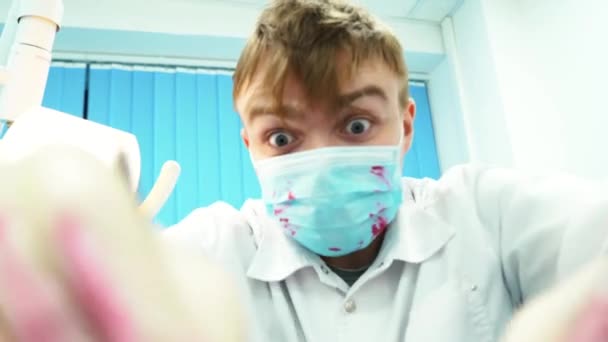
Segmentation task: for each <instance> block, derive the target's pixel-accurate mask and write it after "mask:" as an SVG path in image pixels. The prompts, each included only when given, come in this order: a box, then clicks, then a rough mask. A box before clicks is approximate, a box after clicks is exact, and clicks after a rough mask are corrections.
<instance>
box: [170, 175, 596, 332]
mask: <svg viewBox="0 0 608 342" xmlns="http://www.w3.org/2000/svg"><path fill="white" fill-rule="evenodd" d="M403 184H404V203H403V205H402V207H401V209H400V212H399V215H398V217H397V219H396V220H395V222H393V223H392V224H391V226H390V228H389V230H388V232H387V235H386V238H385V241H384V243H383V246H382V249H381V251H380V254H379V255H378V257H377V258H376V260H375V261H374V263H373V264H372V266H371V267H370V268H369V269H368V271H367V272H366V273H365V274H364V275H363V276H362V277H361V278H360V279H359V280H358V281H357V283H355V284H354V285H353V286H352V287H350V288H349V287H348V286H347V285H346V284H345V283H344V281H342V280H341V279H340V278H339V277H338V276H336V275H335V274H334V273H333V272H332V271H331V270H330V269H328V267H327V266H326V265H325V264H324V262H323V261H322V260H321V259H320V258H319V257H318V256H316V255H314V254H312V253H310V252H309V251H307V250H305V249H304V248H302V247H301V246H299V245H298V244H297V243H295V242H294V241H293V240H291V239H290V238H288V237H287V236H285V235H284V234H283V233H282V232H281V231H280V229H279V228H278V227H277V226H275V225H274V224H273V223H272V222H271V221H269V219H268V218H267V216H266V214H265V212H264V208H263V204H262V203H261V202H259V201H249V202H247V203H246V204H245V205H244V206H243V208H242V209H241V210H240V211H239V210H236V209H233V208H231V207H230V206H228V205H226V204H222V203H218V204H215V205H212V206H210V207H208V208H204V209H199V210H196V211H195V212H193V213H192V214H191V215H189V216H188V217H187V218H186V219H184V220H183V221H182V222H181V223H179V224H178V225H177V226H175V227H172V228H170V229H168V230H167V231H166V233H165V234H166V235H167V238H169V239H171V240H173V241H176V242H178V243H182V244H184V246H190V247H192V248H195V249H198V250H201V251H204V252H205V253H206V254H207V255H209V256H210V257H212V258H213V259H215V260H216V261H218V262H220V263H221V264H222V265H223V266H224V267H225V268H226V269H228V270H229V271H230V272H231V273H232V275H233V276H234V279H235V281H236V282H237V283H238V284H239V286H240V289H241V290H242V295H243V300H244V302H245V303H246V304H247V306H248V308H249V310H250V318H251V332H250V333H251V339H250V340H251V341H256V342H258V341H259V342H275V341H276V342H296V341H308V342H324V341H331V342H352V341H370V342H371V341H383V342H390V341H405V342H444V341H450V342H472V341H496V340H498V339H499V337H500V336H501V335H502V333H503V331H504V328H505V325H506V323H507V322H508V320H509V319H510V318H511V316H512V314H513V312H514V310H515V309H516V308H517V307H518V306H520V305H521V304H522V303H524V302H525V301H526V300H528V299H529V298H531V297H533V296H535V295H536V294H538V293H539V292H541V291H543V290H545V289H546V288H548V287H549V286H550V285H551V284H552V283H554V282H555V281H556V280H557V279H559V278H560V277H563V276H568V275H569V274H571V273H572V272H573V271H574V270H575V269H577V268H578V267H580V266H581V265H582V264H583V263H585V262H586V261H587V260H589V259H591V258H593V257H594V256H597V255H598V254H599V253H601V251H602V250H603V248H604V243H605V242H606V240H607V236H608V197H607V195H606V191H605V190H606V188H605V187H604V188H603V189H601V188H600V187H599V186H598V185H597V184H592V183H587V182H583V181H579V180H575V179H573V178H569V177H539V176H533V177H522V176H520V175H518V174H516V173H515V172H513V171H509V170H503V169H486V168H482V167H477V166H463V167H458V168H454V169H452V170H451V171H449V172H447V173H446V175H444V176H443V177H442V178H441V179H440V180H439V181H433V180H416V179H409V178H404V180H403ZM336 219H339V218H336ZM210 281H212V280H210Z"/></svg>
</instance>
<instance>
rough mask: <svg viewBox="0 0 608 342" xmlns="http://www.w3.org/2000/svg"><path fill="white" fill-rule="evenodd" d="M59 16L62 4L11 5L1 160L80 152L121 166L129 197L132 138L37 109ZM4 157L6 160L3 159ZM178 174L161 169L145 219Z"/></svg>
mask: <svg viewBox="0 0 608 342" xmlns="http://www.w3.org/2000/svg"><path fill="white" fill-rule="evenodd" d="M62 16H63V0H14V1H13V4H12V7H11V9H10V11H9V15H8V19H7V21H6V24H5V27H4V30H3V32H2V35H1V36H0V121H2V124H3V125H4V124H6V125H8V126H9V127H10V129H9V130H8V131H7V132H6V134H5V135H4V137H3V138H2V140H0V144H2V145H4V149H3V150H4V151H5V152H4V154H5V155H4V156H2V157H3V158H10V159H19V158H22V157H24V156H25V155H27V154H29V153H31V152H33V151H34V150H36V149H38V148H40V147H42V146H45V145H49V144H57V143H60V144H64V145H66V144H67V145H72V146H77V147H80V148H81V149H84V150H85V151H87V152H89V153H91V154H93V155H94V156H96V157H97V158H99V159H101V160H102V161H103V162H104V163H105V164H112V163H115V162H117V160H118V159H119V156H120V155H121V154H122V155H123V156H124V158H125V160H126V164H127V167H128V173H129V181H130V185H131V187H132V190H133V191H136V190H137V184H138V183H139V176H140V168H141V156H140V152H139V145H138V143H137V139H136V137H135V136H134V135H132V134H130V133H127V132H123V131H120V130H117V129H114V128H110V127H107V126H104V125H100V124H97V123H94V122H91V121H88V120H84V119H80V118H76V117H74V116H71V115H69V114H66V113H62V112H59V111H55V110H51V109H48V108H44V107H42V106H41V105H42V99H43V96H44V90H45V87H46V82H47V78H48V73H49V68H50V66H51V51H52V48H53V44H54V41H55V35H56V33H57V32H58V31H59V28H60V25H61V20H62ZM7 153H8V155H7ZM179 173H180V168H179V165H178V164H177V163H176V162H174V161H169V162H167V163H165V165H163V168H162V170H161V172H160V175H159V178H158V179H157V181H156V183H155V184H154V186H153V187H152V190H151V191H150V193H149V194H148V197H147V198H146V199H145V200H144V201H143V203H142V205H141V206H140V209H141V211H142V213H143V214H144V215H146V216H148V217H150V218H152V217H154V216H155V215H156V214H157V213H158V212H159V211H160V209H161V208H162V206H163V204H164V203H165V202H166V200H167V199H168V197H169V195H170V194H171V192H172V191H173V189H174V187H175V184H176V182H177V178H178V177H179Z"/></svg>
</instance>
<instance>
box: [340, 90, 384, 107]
mask: <svg viewBox="0 0 608 342" xmlns="http://www.w3.org/2000/svg"><path fill="white" fill-rule="evenodd" d="M366 96H371V97H378V98H380V99H381V100H383V101H388V96H386V93H385V92H384V90H383V89H382V88H380V87H379V86H376V85H368V86H365V87H363V88H361V89H357V90H354V91H351V92H349V93H346V94H342V95H339V96H338V99H337V100H338V107H342V108H343V107H346V106H349V105H350V104H352V103H353V102H355V101H357V100H358V99H360V98H362V97H366Z"/></svg>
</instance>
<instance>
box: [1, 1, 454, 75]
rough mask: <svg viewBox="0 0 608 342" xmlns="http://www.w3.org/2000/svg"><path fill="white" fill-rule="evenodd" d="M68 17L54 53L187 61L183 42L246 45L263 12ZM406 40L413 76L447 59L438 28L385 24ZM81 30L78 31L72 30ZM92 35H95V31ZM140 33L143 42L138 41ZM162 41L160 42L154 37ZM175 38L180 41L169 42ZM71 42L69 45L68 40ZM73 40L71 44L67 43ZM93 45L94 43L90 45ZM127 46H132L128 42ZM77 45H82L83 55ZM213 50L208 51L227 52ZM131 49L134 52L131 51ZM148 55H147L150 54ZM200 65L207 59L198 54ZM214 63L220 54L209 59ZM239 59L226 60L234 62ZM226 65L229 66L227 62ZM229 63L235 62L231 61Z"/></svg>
mask: <svg viewBox="0 0 608 342" xmlns="http://www.w3.org/2000/svg"><path fill="white" fill-rule="evenodd" d="M10 2H11V1H10V0H9V1H7V0H1V1H0V22H2V21H3V18H4V17H5V16H6V13H7V12H8V8H9V5H10ZM63 2H64V4H65V17H64V21H63V26H64V27H65V28H67V30H64V32H60V34H59V36H58V38H57V44H56V50H55V51H56V52H57V53H60V54H66V53H69V54H78V53H80V54H91V53H92V54H99V53H102V54H103V52H104V51H111V52H112V53H113V54H120V52H121V51H118V49H117V48H116V47H117V46H125V48H124V49H123V50H125V51H124V52H123V53H122V54H124V55H132V54H133V50H134V48H133V47H137V46H138V45H146V44H153V43H154V42H155V41H156V42H157V45H158V44H162V47H163V51H164V52H165V54H166V55H164V56H162V57H173V58H176V59H179V58H189V59H192V58H193V56H192V55H191V54H189V53H188V52H187V50H188V49H196V48H197V47H198V46H191V45H192V44H196V43H193V42H197V41H200V40H189V41H186V40H185V39H184V37H192V38H195V37H203V36H204V37H220V38H226V39H232V41H234V39H235V38H237V39H241V40H244V39H245V38H246V37H248V36H249V34H250V33H251V30H252V29H253V28H254V26H255V21H256V19H257V17H258V15H259V12H260V5H259V4H257V1H250V2H247V1H238V2H237V1H233V2H228V1H210V0H207V1H203V0H63ZM383 20H385V21H386V22H387V23H388V24H389V25H390V26H391V28H392V29H393V30H394V31H395V33H396V34H397V36H398V37H399V38H400V39H401V40H402V42H403V44H404V46H405V50H406V56H407V57H408V59H409V60H410V61H411V67H412V69H413V71H415V72H419V73H427V72H429V71H430V70H432V69H434V68H435V66H436V64H437V63H438V62H439V61H440V60H441V56H442V55H443V53H444V51H443V43H442V38H441V30H440V27H439V25H438V24H436V23H432V22H426V21H421V20H407V19H403V18H393V17H385V18H383ZM74 28H77V29H81V30H80V31H74V30H70V29H74ZM91 30H94V31H95V32H93V31H91ZM106 31H112V33H115V32H121V31H122V32H129V33H130V34H128V35H124V36H122V35H120V34H118V35H117V34H111V35H103V33H104V32H106ZM134 33H140V36H137V35H134ZM154 33H158V34H159V35H163V36H162V37H160V38H159V39H156V38H155V37H154V36H153V35H152V34H154ZM167 35H174V36H175V38H176V39H165V38H166V37H167ZM65 37H67V38H66V39H64V38H65ZM68 40H69V42H68ZM92 40H94V42H92ZM127 40H128V41H127ZM77 41H80V42H82V47H81V48H80V49H79V47H78V46H77V43H76V42H77ZM221 45H222V44H220V45H217V46H216V45H213V46H211V47H210V49H221V48H225V47H224V46H221ZM129 46H130V47H131V48H129ZM140 51H142V53H143V55H144V57H149V56H150V55H158V48H155V49H153V48H147V47H146V46H143V47H142V48H141V49H140ZM147 51H149V53H148V52H147ZM198 55H200V57H201V59H206V58H209V56H206V55H205V54H204V51H203V52H202V53H198ZM211 55H212V56H211V57H213V58H215V56H216V55H217V53H216V52H214V53H212V54H211ZM237 57H238V55H237V56H232V55H231V56H227V57H226V58H227V59H232V62H234V60H236V58H237ZM224 62H226V61H224ZM227 62H231V61H229V60H227Z"/></svg>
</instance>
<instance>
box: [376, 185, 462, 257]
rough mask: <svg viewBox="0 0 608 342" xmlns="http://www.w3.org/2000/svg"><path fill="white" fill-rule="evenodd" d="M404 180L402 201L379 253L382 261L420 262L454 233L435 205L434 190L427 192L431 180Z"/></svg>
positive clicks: (435, 196) (447, 240) (435, 194)
mask: <svg viewBox="0 0 608 342" xmlns="http://www.w3.org/2000/svg"><path fill="white" fill-rule="evenodd" d="M407 181H409V179H406V180H405V181H404V193H403V204H402V205H401V208H400V209H399V213H398V215H397V218H396V219H395V221H394V222H393V224H392V225H391V227H390V228H389V230H388V231H387V233H386V236H385V239H384V244H383V246H382V249H381V251H380V254H379V255H378V258H381V259H382V261H384V262H385V263H386V261H391V260H401V261H404V262H408V263H421V262H424V261H425V260H427V259H428V258H430V257H432V256H433V255H434V254H435V253H437V252H438V251H439V250H441V249H442V248H443V247H444V246H445V245H446V244H447V243H448V242H449V241H450V240H451V239H452V237H453V236H454V234H455V229H454V227H453V226H452V225H451V224H449V223H447V222H445V221H444V220H443V219H442V218H441V217H440V216H439V212H438V211H437V206H436V205H434V204H435V203H436V202H437V200H438V198H437V193H436V192H434V191H430V190H431V189H430V188H431V187H433V185H434V184H432V183H431V182H432V181H430V180H423V181H418V180H416V181H415V182H412V183H411V184H407Z"/></svg>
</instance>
